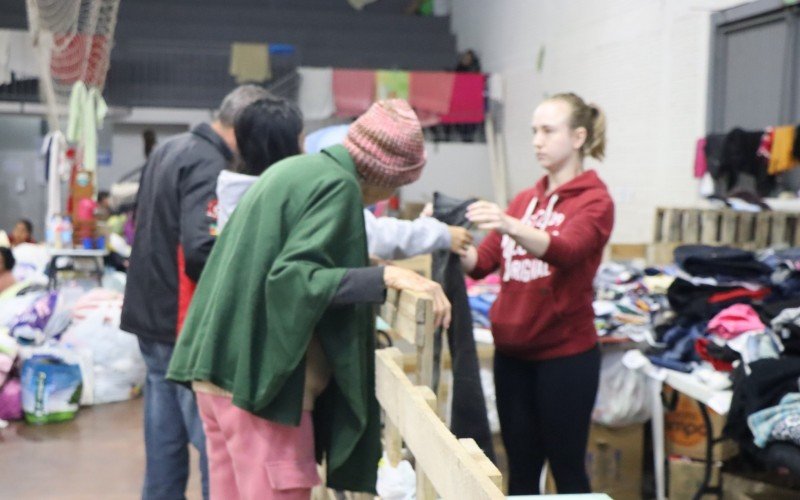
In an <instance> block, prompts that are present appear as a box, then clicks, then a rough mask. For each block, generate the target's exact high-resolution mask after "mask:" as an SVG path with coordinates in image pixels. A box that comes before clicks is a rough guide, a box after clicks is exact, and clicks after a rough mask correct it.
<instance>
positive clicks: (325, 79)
mask: <svg viewBox="0 0 800 500" xmlns="http://www.w3.org/2000/svg"><path fill="white" fill-rule="evenodd" d="M297 72H298V73H300V95H299V99H298V100H299V103H300V111H302V112H303V117H304V118H305V119H306V120H324V119H325V118H329V117H330V116H332V115H333V113H334V111H336V107H335V106H334V102H333V69H332V68H298V70H297Z"/></svg>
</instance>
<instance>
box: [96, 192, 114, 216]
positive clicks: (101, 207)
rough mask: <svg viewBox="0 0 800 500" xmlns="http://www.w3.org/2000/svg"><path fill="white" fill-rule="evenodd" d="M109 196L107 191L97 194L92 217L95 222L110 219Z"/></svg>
mask: <svg viewBox="0 0 800 500" xmlns="http://www.w3.org/2000/svg"><path fill="white" fill-rule="evenodd" d="M110 202H111V195H110V194H109V192H108V191H100V192H99V193H97V206H96V207H95V209H94V216H95V218H96V219H97V220H108V218H109V217H111V205H110Z"/></svg>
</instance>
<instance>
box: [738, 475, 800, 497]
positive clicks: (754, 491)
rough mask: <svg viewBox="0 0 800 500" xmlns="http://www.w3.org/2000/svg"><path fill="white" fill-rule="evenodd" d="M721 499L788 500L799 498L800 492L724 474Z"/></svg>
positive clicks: (753, 479) (752, 479)
mask: <svg viewBox="0 0 800 500" xmlns="http://www.w3.org/2000/svg"><path fill="white" fill-rule="evenodd" d="M722 498H723V500H790V499H797V498H800V490H797V489H789V488H785V487H782V486H775V485H773V484H769V483H765V482H763V481H759V480H758V479H755V478H747V477H741V476H735V475H733V474H728V473H724V474H722Z"/></svg>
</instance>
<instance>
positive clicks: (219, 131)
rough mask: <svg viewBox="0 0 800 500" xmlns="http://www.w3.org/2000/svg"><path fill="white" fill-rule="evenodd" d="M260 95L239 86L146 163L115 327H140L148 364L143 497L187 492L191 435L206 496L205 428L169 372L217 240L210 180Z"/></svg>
mask: <svg viewBox="0 0 800 500" xmlns="http://www.w3.org/2000/svg"><path fill="white" fill-rule="evenodd" d="M266 95H267V91H266V90H265V89H263V88H261V87H257V86H255V85H245V86H241V87H238V88H236V89H235V90H234V91H233V92H231V93H230V94H228V95H227V96H226V97H225V99H224V100H223V101H222V105H221V106H220V109H219V112H218V113H217V116H216V119H215V120H214V121H213V122H212V123H210V124H208V123H203V124H200V125H197V126H196V127H194V128H193V129H192V130H191V131H190V132H187V133H184V134H181V135H178V136H175V137H173V138H171V139H169V140H168V141H166V142H165V143H164V144H162V145H160V146H159V147H158V148H157V149H155V150H154V151H153V153H152V154H151V155H150V158H149V159H148V161H147V164H146V165H145V167H144V171H143V172H142V178H141V182H140V185H139V194H138V197H137V208H136V238H135V240H134V243H133V252H132V254H131V259H130V267H129V269H128V281H127V286H126V288H125V301H124V303H123V306H122V325H121V328H122V329H123V330H125V331H127V332H131V333H133V334H134V335H136V336H137V337H139V348H140V350H141V351H142V355H143V356H144V359H145V363H146V364H147V382H146V384H145V411H144V428H145V431H144V435H145V451H146V454H147V467H146V470H145V480H144V487H143V489H142V498H143V499H144V500H156V499H176V498H184V496H185V490H186V483H187V480H188V476H189V449H188V445H189V443H190V442H191V443H192V444H193V445H194V446H195V448H197V450H198V451H199V452H200V469H201V474H202V482H203V497H204V498H206V499H207V498H208V467H207V460H206V453H205V436H204V434H203V427H202V423H201V420H200V417H199V415H198V413H197V405H196V402H195V400H194V394H193V393H192V391H191V390H189V389H188V388H186V387H183V386H180V385H178V384H175V383H173V382H170V381H167V380H166V378H165V375H166V371H167V367H168V366H169V362H170V358H171V357H172V351H173V348H174V347H175V341H176V338H177V335H178V332H179V331H180V329H181V326H182V324H183V319H184V317H185V314H186V311H187V309H188V307H189V303H190V302H191V298H192V294H193V293H194V287H195V283H196V282H197V280H198V279H199V278H200V273H201V272H202V271H203V266H204V265H205V263H206V259H207V258H208V255H209V253H210V252H211V248H212V246H213V244H214V240H215V236H216V234H215V233H216V202H217V200H216V196H215V189H216V185H217V177H218V176H219V173H220V172H221V171H222V170H223V169H224V168H225V167H226V166H228V164H229V163H230V162H231V160H232V159H233V155H234V154H235V152H236V137H235V135H234V131H233V123H234V120H235V118H236V116H237V115H238V113H239V112H240V111H241V110H242V109H244V108H245V107H246V106H247V105H249V104H250V103H252V102H254V101H256V100H258V99H261V98H263V97H265V96H266Z"/></svg>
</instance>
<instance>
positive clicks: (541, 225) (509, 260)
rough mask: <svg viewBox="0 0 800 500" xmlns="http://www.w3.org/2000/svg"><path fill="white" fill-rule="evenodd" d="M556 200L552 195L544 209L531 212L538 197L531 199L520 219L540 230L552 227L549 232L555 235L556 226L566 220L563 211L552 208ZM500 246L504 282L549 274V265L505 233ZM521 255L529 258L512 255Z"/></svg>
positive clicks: (528, 279) (521, 281) (530, 279)
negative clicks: (503, 262) (503, 264)
mask: <svg viewBox="0 0 800 500" xmlns="http://www.w3.org/2000/svg"><path fill="white" fill-rule="evenodd" d="M557 201H558V196H557V195H553V196H552V197H551V198H550V201H549V202H548V204H547V208H546V209H542V208H540V209H539V210H537V211H536V212H535V213H533V211H534V209H535V208H536V205H537V203H538V199H537V198H534V199H532V200H531V202H530V204H529V205H528V208H527V209H526V210H525V215H523V217H522V219H521V220H522V223H523V224H525V225H527V226H532V227H535V228H537V229H542V230H546V229H547V228H553V229H552V230H551V231H550V232H551V233H552V234H554V235H557V234H558V233H559V231H558V229H557V228H558V227H560V226H561V224H563V223H564V221H565V220H566V216H565V215H564V214H563V213H561V212H556V211H554V210H553V208H554V207H555V204H556V202H557ZM500 247H501V248H502V249H503V259H504V260H505V266H504V271H503V281H504V282H507V281H518V282H520V283H530V282H531V281H535V280H538V279H541V278H546V277H548V276H550V274H551V273H550V265H549V264H548V263H547V262H544V261H542V260H541V259H537V258H535V257H533V256H531V255H530V254H529V253H528V251H527V250H525V249H524V248H523V247H522V246H521V245H519V244H518V243H517V242H516V241H514V239H513V238H511V237H510V236H508V235H507V234H506V235H503V239H502V241H501V243H500ZM523 255H528V256H529V258H527V259H518V260H514V257H521V256H523Z"/></svg>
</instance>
